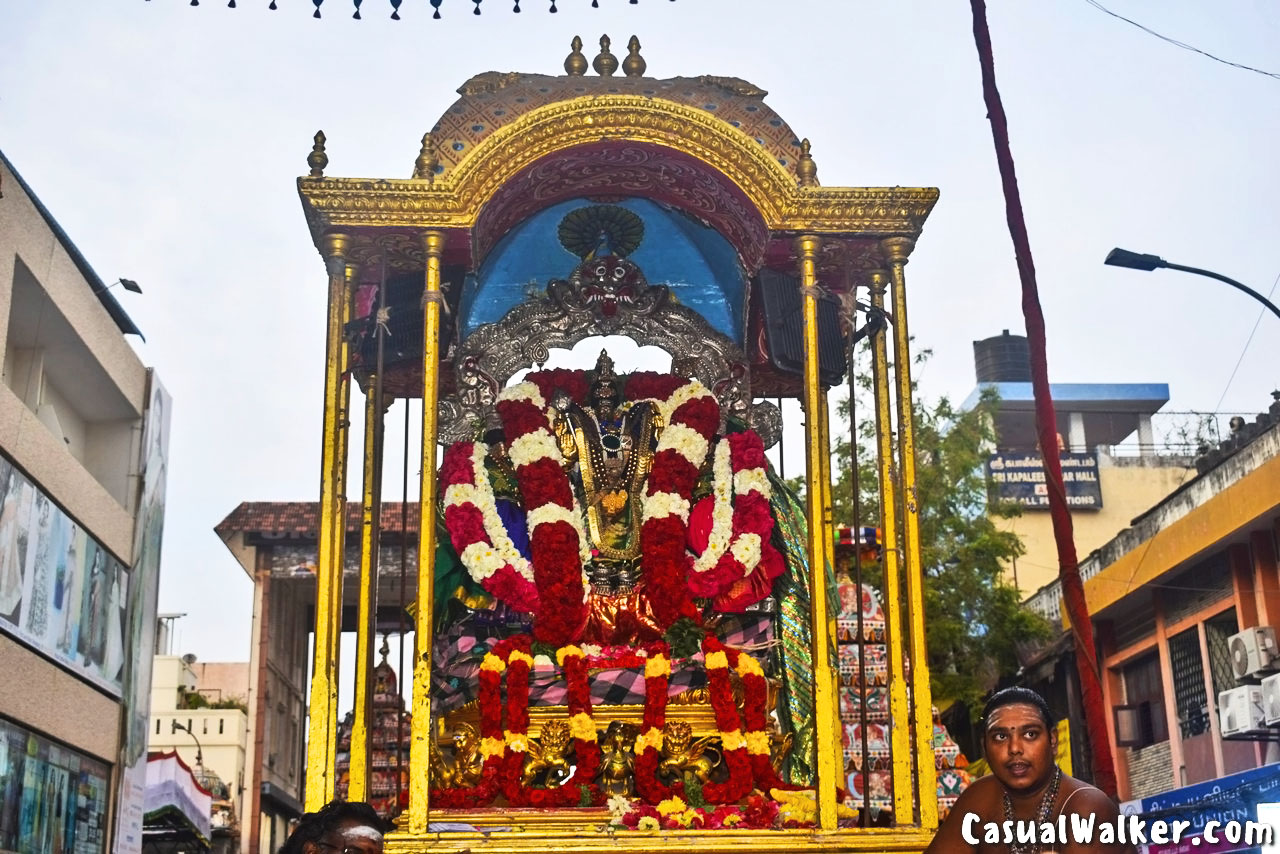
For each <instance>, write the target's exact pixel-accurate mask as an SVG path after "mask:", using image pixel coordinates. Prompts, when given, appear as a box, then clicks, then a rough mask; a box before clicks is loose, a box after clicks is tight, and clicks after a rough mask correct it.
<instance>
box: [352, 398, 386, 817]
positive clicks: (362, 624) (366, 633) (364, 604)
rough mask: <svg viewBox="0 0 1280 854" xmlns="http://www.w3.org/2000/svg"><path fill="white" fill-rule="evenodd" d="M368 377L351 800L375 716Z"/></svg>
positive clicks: (375, 410) (378, 433)
mask: <svg viewBox="0 0 1280 854" xmlns="http://www.w3.org/2000/svg"><path fill="white" fill-rule="evenodd" d="M378 382H379V379H378V378H377V376H376V375H370V377H369V379H368V380H367V382H366V385H367V387H368V388H367V391H366V392H365V398H364V494H363V496H362V500H363V507H364V512H363V513H362V514H361V519H360V524H361V527H360V594H359V596H360V598H359V604H358V608H359V616H358V617H357V620H356V690H355V707H354V710H353V713H352V721H351V776H350V781H349V783H348V786H347V800H349V801H367V800H369V772H370V764H369V760H370V752H369V723H370V720H371V714H372V711H373V704H372V702H371V701H372V698H373V641H374V635H375V634H376V632H377V627H376V624H375V620H376V613H375V611H376V608H377V586H378V546H379V543H378V532H379V528H380V524H379V516H380V512H379V511H380V509H381V507H380V505H381V504H382V496H381V495H380V488H379V487H380V482H381V478H380V477H379V473H380V472H381V470H382V406H381V401H380V400H378V397H379V396H380V395H378V394H376V392H375V388H376V387H377V384H378Z"/></svg>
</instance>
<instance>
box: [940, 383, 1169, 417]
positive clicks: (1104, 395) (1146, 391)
mask: <svg viewBox="0 0 1280 854" xmlns="http://www.w3.org/2000/svg"><path fill="white" fill-rule="evenodd" d="M987 388H994V389H995V390H996V392H997V393H998V394H999V395H1000V400H1001V402H1004V403H1021V402H1026V401H1032V400H1035V395H1034V394H1033V393H1032V390H1031V383H982V384H981V385H979V386H978V387H977V388H975V389H974V390H973V391H972V392H971V393H970V394H969V396H968V397H967V398H966V399H965V401H964V403H963V404H961V407H962V408H963V409H972V408H973V407H974V406H976V405H977V404H978V401H979V399H981V397H982V392H983V390H984V389H987ZM1049 393H1050V394H1051V395H1052V396H1053V402H1054V403H1055V404H1058V403H1086V402H1087V403H1100V402H1107V401H1115V402H1116V403H1123V402H1126V401H1128V402H1149V403H1155V404H1158V405H1157V406H1155V407H1154V408H1153V409H1151V411H1152V412H1154V411H1155V410H1156V409H1159V408H1160V407H1161V406H1163V405H1164V404H1166V403H1168V402H1169V385H1168V383H1050V384H1049ZM1144 411H1145V410H1144Z"/></svg>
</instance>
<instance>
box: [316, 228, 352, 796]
mask: <svg viewBox="0 0 1280 854" xmlns="http://www.w3.org/2000/svg"><path fill="white" fill-rule="evenodd" d="M350 245H351V240H350V237H348V236H347V235H345V234H337V233H331V234H326V235H325V236H324V257H325V266H326V267H327V269H328V273H329V306H328V312H327V317H326V332H325V372H324V412H323V419H322V427H321V442H320V446H321V452H320V455H321V463H320V504H319V519H318V524H317V528H318V531H317V555H316V607H315V650H314V667H313V671H312V676H311V696H310V702H309V703H308V708H309V713H310V722H309V725H308V734H307V771H306V781H305V786H306V793H305V809H306V810H307V811H308V812H314V811H315V810H318V809H320V807H322V806H324V805H325V804H326V803H328V802H329V801H331V800H332V799H333V794H334V783H335V780H334V762H335V759H336V755H335V752H336V741H337V739H336V736H337V721H336V720H335V718H336V710H337V696H338V683H337V672H336V670H337V634H338V633H339V632H340V631H341V628H342V627H341V625H340V624H337V623H336V622H335V620H334V608H335V602H334V590H335V576H336V588H337V590H338V594H339V595H338V601H337V603H336V605H337V607H338V608H339V609H340V608H341V589H342V587H341V584H342V581H341V579H342V555H341V552H340V551H338V550H337V549H335V546H336V545H337V544H338V543H340V542H341V538H340V536H339V535H337V534H336V533H335V531H336V530H337V529H340V528H341V527H342V514H343V510H344V506H343V500H342V484H341V483H340V482H339V478H338V475H339V472H340V470H341V469H342V467H340V466H339V464H338V457H339V456H345V453H344V451H345V448H343V446H342V437H343V431H342V429H341V426H340V425H341V421H342V413H341V408H342V407H341V390H342V374H343V373H344V371H345V368H346V364H345V355H346V348H345V346H344V344H343V335H342V332H343V324H344V322H345V317H346V315H347V313H348V311H349V310H350V309H349V305H350V300H349V294H348V288H347V282H346V263H345V256H346V253H347V251H348V250H349V248H350Z"/></svg>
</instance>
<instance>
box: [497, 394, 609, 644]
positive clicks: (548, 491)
mask: <svg viewBox="0 0 1280 854" xmlns="http://www.w3.org/2000/svg"><path fill="white" fill-rule="evenodd" d="M524 387H525V388H528V389H536V386H533V385H532V384H528V385H527V386H524ZM520 388H521V386H517V387H516V389H520ZM535 395H537V392H535ZM496 408H497V410H498V415H499V416H500V417H501V418H502V425H503V429H504V431H505V433H506V438H507V446H508V449H509V450H508V454H513V455H514V451H515V445H516V443H517V442H518V441H519V440H521V439H524V438H525V437H532V439H543V440H546V441H550V442H554V440H553V439H551V424H550V422H549V421H548V419H547V414H546V412H545V411H544V410H543V409H542V405H541V401H540V400H533V399H530V398H529V397H522V396H520V395H519V393H518V392H517V391H515V390H513V389H508V390H507V391H505V392H503V394H502V395H501V396H499V398H498V402H497V404H496ZM540 434H541V435H540ZM555 456H556V457H558V456H559V452H558V451H556V452H555ZM512 462H517V460H516V459H515V457H514V456H513V459H512ZM516 481H517V483H518V484H519V486H520V491H521V493H522V496H523V498H524V503H525V507H527V508H529V517H530V535H529V554H530V563H531V564H532V565H533V582H534V586H535V587H537V590H538V601H539V602H542V603H554V606H553V607H543V608H539V609H538V612H537V613H536V614H535V615H534V627H533V634H534V637H535V638H537V639H538V640H540V641H543V642H545V643H551V644H555V645H556V646H563V645H564V644H567V643H569V642H570V641H572V640H573V639H574V638H576V637H578V635H580V634H581V632H582V629H583V627H584V626H586V623H587V605H586V591H585V588H584V582H583V574H582V556H581V547H582V539H581V537H580V535H579V533H578V527H577V526H575V525H574V524H572V523H571V522H569V521H567V520H565V519H549V520H547V521H542V522H538V521H535V520H536V519H537V517H538V515H539V514H540V513H542V512H545V511H546V510H548V509H554V508H557V507H558V508H560V509H562V510H563V511H565V512H566V513H573V512H576V511H577V507H576V504H577V502H576V501H575V500H574V495H573V486H572V485H571V484H570V483H569V477H568V475H567V474H565V472H564V469H562V468H561V467H560V464H559V462H558V461H557V459H555V458H554V457H552V456H541V457H539V458H537V459H532V460H529V461H525V462H520V463H519V464H517V465H516Z"/></svg>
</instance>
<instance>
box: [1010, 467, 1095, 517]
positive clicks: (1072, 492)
mask: <svg viewBox="0 0 1280 854" xmlns="http://www.w3.org/2000/svg"><path fill="white" fill-rule="evenodd" d="M987 474H988V475H990V477H991V482H992V484H993V486H994V490H993V491H994V493H995V496H996V497H997V498H999V499H1000V500H1002V501H1016V502H1018V503H1019V504H1021V505H1022V506H1023V507H1025V508H1027V509H1029V510H1048V509H1049V485H1048V483H1047V482H1046V480H1045V476H1044V461H1043V460H1041V459H1040V455H1039V454H992V455H991V457H990V458H989V459H988V460H987ZM1062 480H1063V483H1064V485H1065V486H1066V488H1067V506H1068V507H1070V508H1071V509H1072V510H1098V509H1100V508H1101V507H1102V487H1101V485H1100V484H1099V482H1098V455H1097V454H1063V455H1062Z"/></svg>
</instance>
